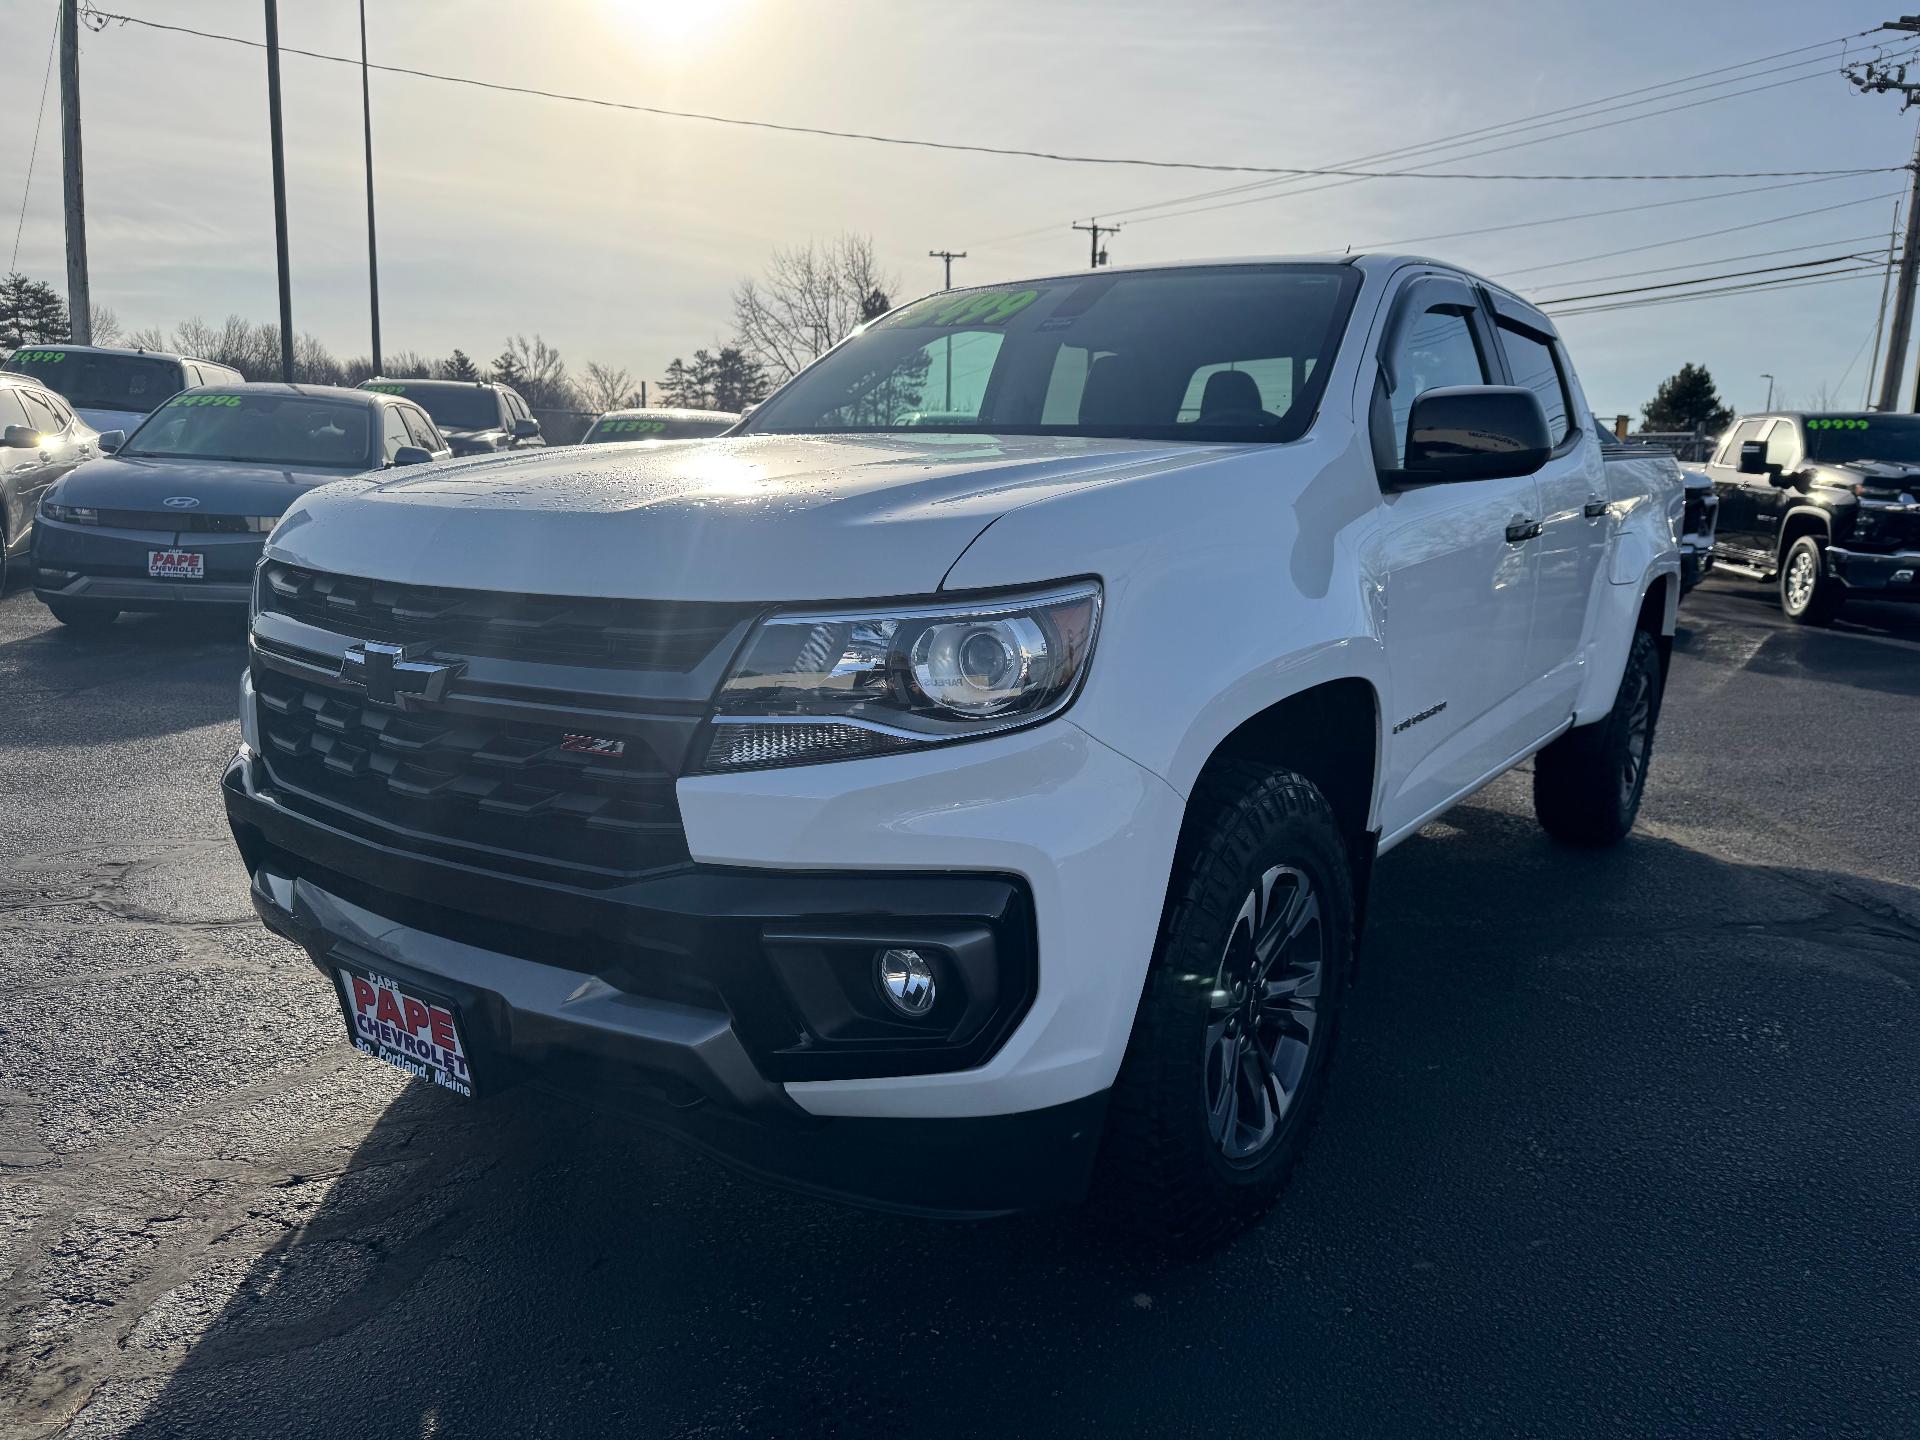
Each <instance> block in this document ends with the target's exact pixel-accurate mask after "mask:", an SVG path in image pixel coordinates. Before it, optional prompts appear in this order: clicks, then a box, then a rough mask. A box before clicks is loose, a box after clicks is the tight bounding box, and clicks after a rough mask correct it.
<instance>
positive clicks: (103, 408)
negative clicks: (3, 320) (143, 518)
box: [0, 345, 246, 434]
mask: <svg viewBox="0 0 1920 1440" xmlns="http://www.w3.org/2000/svg"><path fill="white" fill-rule="evenodd" d="M0 369H3V370H11V371H13V372H14V373H16V374H20V375H27V376H30V377H32V378H33V379H34V380H37V381H38V382H39V383H40V384H42V385H44V386H45V387H46V388H47V389H49V390H52V391H54V392H55V393H56V394H58V395H60V396H61V397H62V398H63V399H65V400H66V402H67V404H69V405H71V406H72V407H73V408H74V410H76V411H77V412H78V413H79V416H80V418H81V419H82V420H84V421H86V422H87V424H89V425H91V426H92V427H93V428H94V429H95V430H97V431H100V432H101V433H102V434H104V433H105V432H107V431H109V430H122V431H125V430H132V429H134V428H135V427H136V426H138V425H139V424H140V422H141V421H142V420H145V419H146V418H147V416H149V415H151V414H152V413H153V412H154V411H155V410H156V409H157V408H159V406H160V405H161V404H162V403H164V402H165V401H167V400H170V399H171V398H172V397H173V396H175V395H178V394H179V393H180V392H181V391H182V390H185V389H188V388H190V387H192V386H196V385H239V384H243V383H244V382H245V379H246V377H245V376H243V375H242V374H241V373H240V372H239V371H238V370H236V369H234V368H233V367H232V366H231V365H218V364H215V363H214V362H213V361H211V360H201V359H198V358H196V357H195V356H192V355H168V354H166V353H164V352H162V351H158V350H128V349H122V348H119V347H116V346H112V345H28V346H23V347H22V348H21V349H18V350H16V351H14V352H13V354H12V356H11V357H10V358H9V359H8V360H7V361H6V362H5V363H4V364H0Z"/></svg>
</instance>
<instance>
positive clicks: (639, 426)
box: [580, 409, 740, 445]
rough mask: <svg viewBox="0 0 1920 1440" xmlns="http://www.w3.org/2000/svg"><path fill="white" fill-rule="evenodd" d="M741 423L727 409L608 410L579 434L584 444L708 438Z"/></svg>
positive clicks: (722, 433) (723, 432)
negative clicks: (585, 430)
mask: <svg viewBox="0 0 1920 1440" xmlns="http://www.w3.org/2000/svg"><path fill="white" fill-rule="evenodd" d="M739 423H740V417H739V416H738V415H735V414H734V413H732V412H731V411H728V410H672V409H657V410H609V411H607V413H606V414H604V415H602V416H601V417H600V418H599V419H598V420H596V421H594V422H593V425H592V426H591V427H590V428H589V429H588V431H587V433H586V434H585V435H582V436H581V437H580V443H581V444H582V445H602V444H607V443H610V442H612V441H616V440H705V439H709V438H711V437H712V436H715V435H724V434H726V433H727V431H729V430H731V429H732V428H733V427H734V426H736V425H738V424H739Z"/></svg>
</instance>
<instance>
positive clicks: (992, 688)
mask: <svg viewBox="0 0 1920 1440" xmlns="http://www.w3.org/2000/svg"><path fill="white" fill-rule="evenodd" d="M1099 625H1100V586H1099V585H1098V583H1096V582H1093V581H1086V582H1081V583H1077V584H1071V585H1063V586H1058V587H1055V588H1053V589H1049V590H1046V591H1043V592H1039V593H1034V594H1027V595H1016V596H1008V597H1003V598H999V599H993V600H973V601H966V602H961V603H955V604H952V605H926V606H911V607H906V606H902V607H894V608H888V609H876V610H849V611H838V612H814V613H795V614H787V615H774V616H771V617H769V618H768V619H766V620H764V621H762V622H761V624H760V627H759V628H758V629H757V630H756V631H755V632H754V634H753V638H752V639H751V640H749V641H748V643H747V647H746V650H745V652H744V653H743V654H742V656H741V658H740V660H739V662H738V663H737V664H735V666H734V668H733V673H732V674H731V675H730V676H729V677H728V678H727V683H726V684H725V685H724V686H723V687H722V688H721V692H720V706H719V714H718V715H717V716H716V717H715V719H714V722H713V727H712V738H711V740H710V742H709V744H708V747H707V756H706V766H705V768H706V769H707V770H709V771H715V770H747V769H759V768H764V767H767V766H775V765H805V764H811V763H814V762H816V761H824V760H846V759H851V758H853V757H855V756H860V755H882V754H889V753H894V752H898V751H902V750H915V749H919V748H921V747H923V746H927V745H939V744H945V743H949V742H952V741H955V740H971V739H975V738H977V737H979V736H983V735H996V734H1000V733H1002V732H1004V731H1007V730H1015V729H1019V728H1021V727H1022V726H1026V725H1037V724H1039V723H1040V722H1041V721H1042V720H1046V719H1050V718H1051V717H1053V716H1055V715H1057V714H1059V713H1060V712H1061V711H1062V710H1064V709H1066V707H1067V706H1068V705H1069V704H1071V703H1072V702H1073V697H1074V695H1075V694H1076V693H1078V691H1079V688H1080V684H1081V682H1082V681H1083V680H1084V679H1085V678H1086V671H1087V660H1088V657H1089V656H1090V655H1091V654H1092V653H1093V642H1094V636H1095V633H1096V632H1097V630H1098V629H1099Z"/></svg>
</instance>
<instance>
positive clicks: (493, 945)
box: [222, 255, 1680, 1243]
mask: <svg viewBox="0 0 1920 1440" xmlns="http://www.w3.org/2000/svg"><path fill="white" fill-rule="evenodd" d="M1587 410H1588V407H1587V405H1586V402H1585V399H1584V396H1583V395H1582V392H1581V389H1580V384H1579V381H1578V379H1577V378H1576V377H1575V374H1574V371H1573V367H1572V365H1571V363H1570V362H1569V360H1568V358H1567V355H1566V352H1565V350H1564V349H1563V348H1562V346H1561V343H1560V340H1559V338H1558V337H1557V335H1556V333H1555V331H1554V327H1553V322H1552V321H1551V320H1550V319H1549V318H1548V317H1547V316H1545V315H1544V314H1542V313H1541V312H1540V311H1539V310H1538V309H1536V308H1535V307H1533V306H1532V305H1529V304H1527V303H1526V302H1525V301H1523V300H1521V299H1519V298H1518V297H1517V296H1515V295H1513V294H1511V293H1509V292H1508V291H1506V290H1504V289H1502V288H1500V287H1499V286H1497V285H1493V284H1491V283H1489V282H1487V281H1484V280H1481V279H1478V278H1477V277H1475V276H1472V275H1469V274H1466V273H1465V272H1463V271H1459V270H1456V269H1453V268H1451V267H1449V266H1446V265H1442V264H1438V263H1434V262H1431V261H1426V260H1417V259H1411V258H1405V257H1397V256H1390V255H1374V256H1352V257H1343V258H1339V259H1329V260H1299V261H1272V262H1244V263H1225V264H1210V265H1175V266H1168V267H1164V268H1145V269H1137V270H1126V269H1101V270H1099V271H1096V272H1092V273H1085V272H1078V273H1073V274H1068V275H1060V276H1053V277H1049V278H1044V279H1037V280H1033V281H1027V282H1020V283H1013V284H1005V285H997V286H994V287H991V288H986V289H971V290H959V291H950V292H944V293H942V294H939V295H936V296H933V297H931V298H928V299H925V300H921V301H918V302H916V303H913V304H910V305H906V306H904V307H902V308H899V309H896V310H894V311H893V312H891V313H890V314H888V315H886V316H884V317H882V318H881V319H879V320H877V321H875V322H874V323H873V324H872V325H870V326H869V327H867V328H866V329H865V330H864V331H863V332H862V333H861V334H859V335H857V336H854V337H853V338H851V339H849V340H847V341H845V342H843V343H842V344H841V345H839V346H837V347H835V348H834V349H833V350H831V351H830V352H828V353H827V354H826V355H824V356H822V357H821V358H820V359H819V360H818V361H816V362H815V363H814V364H813V365H812V366H810V367H809V368H807V369H806V370H804V371H803V372H802V373H801V374H800V375H798V376H797V377H795V378H794V379H793V380H791V381H790V382H788V383H787V384H786V385H785V386H784V387H783V388H782V389H780V390H779V391H778V392H777V393H775V394H774V395H773V396H772V397H771V398H770V399H768V400H767V401H766V402H765V403H764V404H762V405H761V407H760V408H759V409H758V410H757V411H756V412H755V413H754V414H753V416H752V417H751V418H750V419H749V420H748V421H747V422H746V423H745V424H744V425H743V426H742V427H741V429H740V430H739V431H738V432H736V433H735V434H734V435H732V436H729V437H728V438H726V439H724V440H718V441H713V442H710V443H707V444H702V445H694V446H662V447H660V448H658V449H656V450H652V451H648V452H643V453H638V454H636V453H634V452H630V451H617V452H595V451H593V450H591V449H568V450H555V451H552V452H550V453H548V454H547V455H544V456H540V457H527V458H525V459H523V460H521V461H519V462H518V463H516V464H514V465H512V466H499V465H495V464H492V463H491V462H484V461H480V462H460V461H455V462H453V463H452V464H450V465H444V466H439V467H435V469H434V470H433V471H432V472H429V473H424V474H420V475H418V476H389V477H378V476H369V477H366V478H364V479H362V480H360V481H358V482H349V483H346V484H342V485H334V486H329V487H327V488H326V489H323V490H318V491H314V492H313V493H311V494H309V495H306V496H305V497H303V498H302V499H300V500H299V501H297V502H296V503H295V504H294V506H293V508H292V509H291V510H290V511H289V513H288V518H287V520H286V521H285V522H284V523H283V524H282V525H281V526H280V527H279V528H278V529H277V530H276V531H275V532H274V534H273V536H272V537H271V539H270V540H269V543H268V546H267V550H266V553H265V560H264V564H263V567H262V583H261V585H260V587H259V592H258V603H257V607H256V613H255V614H254V616H253V619H252V635H253V645H252V647H251V668H250V670H249V672H248V675H247V677H246V678H245V680H244V681H243V687H242V696H241V701H242V708H241V726H242V736H243V743H242V746H241V748H240V749H239V751H238V752H237V754H236V756H235V758H234V760H233V762H232V763H231V765H230V766H229V768H228V769H227V771H226V773H225V775H224V777H223V780H222V788H223V792H224V797H225V803H226V806H227V812H228V816H229V819H230V821H231V824H232V828H233V833H234V837H235V840H236V841H237V843H238V846H239V849H240V852H241V854H242V856H243V857H244V860H245V863H246V865H247V867H248V869H249V871H250V872H251V875H252V896H253V902H254V905H255V908H256V909H257V910H258V912H259V914H260V916H261V917H262V919H263V920H264V921H265V923H266V924H267V925H268V926H270V927H271V928H273V929H274V930H276V931H278V932H280V933H281V934H283V935H286V936H289V937H291V938H293V939H294V940H296V941H298V942H299V943H300V944H301V945H303V946H304V947H305V948H306V949H307V951H308V953H309V955H310V956H311V957H312V959H313V961H314V963H315V964H316V965H317V966H318V967H319V968H320V969H321V970H322V972H323V973H324V974H326V975H327V976H328V977H329V978H330V980H331V981H332V984H333V986H334V988H335V990H336V993H337V994H338V995H339V997H340V1001H341V1005H342V1009H343V1014H344V1017H345V1019H346V1022H347V1029H348V1034H349V1035H350V1037H351V1038H352V1040H353V1043H354V1044H355V1045H357V1046H358V1047H359V1048H360V1049H361V1050H362V1051H364V1052H365V1053H366V1054H368V1055H370V1056H375V1057H378V1058H381V1059H384V1060H386V1061H389V1062H391V1063H393V1064H395V1065H397V1066H399V1067H401V1068H402V1069H404V1070H406V1071H407V1072H408V1073H410V1074H413V1075H416V1076H419V1077H421V1078H424V1079H428V1080H431V1081H432V1082H434V1083H436V1084H438V1085H441V1086H443V1087H444V1088H446V1089H447V1090H449V1091H450V1092H452V1093H454V1094H459V1095H466V1094H470V1093H477V1092H480V1091H484V1090H486V1089H487V1088H489V1087H494V1086H500V1085H505V1084H508V1083H511V1082H512V1081H513V1080H515V1079H516V1078H525V1079H530V1080H531V1081H533V1082H535V1083H537V1084H540V1085H543V1086H546V1087H548V1088H551V1089H554V1090H557V1091H560V1092H562V1093H565V1094H569V1095H573V1096H576V1097H579V1098H581V1099H584V1100H587V1101H589V1102H591V1103H595V1104H599V1105H604V1106H608V1107H612V1108H615V1109H618V1110H620V1111H622V1112H623V1113H625V1114H628V1115H630V1116H632V1117H633V1118H634V1119H635V1120H637V1121H639V1122H640V1123H645V1124H652V1125H656V1126H659V1127H662V1128H665V1129H668V1130H671V1131H673V1132H675V1133H678V1134H680V1135H683V1136H686V1137H689V1138H691V1139H692V1140H694V1141H695V1142H696V1143H698V1144H700V1145H702V1146H703V1147H705V1148H707V1149H708V1150H710V1151H711V1152H713V1153H715V1154H718V1155H720V1156H722V1157H725V1158H728V1159H730V1160H732V1161H734V1162H735V1163H737V1164H739V1165H741V1166H743V1167H746V1168H748V1169H750V1170H751V1171H753V1172H755V1173H757V1174H761V1175H765V1176H774V1177H778V1178H781V1179H783V1180H785V1181H786V1182H787V1183H790V1184H793V1185H797V1186H800V1187H802V1188H805V1189H807V1190H809V1191H812V1192H816V1193H821V1194H829V1195H837V1196H841V1197H845V1198H851V1199H856V1200H860V1201H864V1202H867V1203H871V1204H878V1205H882V1206H887V1207H891V1208H895V1209H905V1210H915V1211H923V1212H933V1213H938V1214H942V1215H978V1214H992V1213H999V1212H1004V1211H1009V1210H1018V1209H1024V1208H1028V1207H1032V1206H1037V1205H1047V1204H1056V1203H1064V1202H1069V1201H1075V1200H1079V1199H1082V1198H1084V1197H1086V1196H1087V1195H1088V1194H1089V1192H1090V1190H1091V1191H1092V1192H1093V1194H1094V1195H1095V1198H1097V1199H1098V1200H1099V1201H1100V1202H1101V1204H1103V1205H1104V1206H1106V1207H1108V1208H1109V1210H1110V1212H1111V1213H1112V1214H1113V1215H1114V1216H1115V1217H1117V1218H1119V1219H1121V1220H1123V1221H1124V1222H1125V1223H1127V1224H1129V1225H1131V1226H1133V1227H1135V1228H1136V1229H1137V1230H1138V1231H1140V1232H1142V1233H1144V1234H1146V1235H1149V1236H1152V1237H1154V1238H1156V1239H1159V1240H1163V1241H1174V1242H1181V1243H1185V1242H1190V1241H1200V1240H1205V1239H1207V1238H1210V1237H1213V1236H1215V1235H1218V1234H1220V1233H1223V1232H1224V1231H1225V1230H1227V1229H1228V1228H1230V1227H1231V1226H1233V1225H1235V1224H1237V1223H1239V1222H1241V1221H1243V1220H1245V1219H1246V1218H1247V1217H1249V1216H1251V1215H1253V1214H1256V1213H1258V1212H1259V1211H1260V1210H1261V1209H1262V1208H1263V1207H1264V1206H1265V1205H1267V1204H1268V1203H1269V1202H1270V1201H1271V1200H1272V1198H1273V1197H1274V1195H1275V1193H1276V1192H1277V1191H1278V1189H1279V1188H1280V1186H1281V1185H1282V1183H1283V1182H1284V1180H1285V1177H1286V1175H1287V1173H1288V1171H1289V1169H1290V1168H1291V1166H1292V1165H1293V1163H1294V1161H1295V1160H1296V1158H1297V1157H1298V1156H1299V1154H1300V1152H1301V1148H1302V1146H1303V1144H1304V1142H1305V1138H1306V1135H1307V1131H1308V1128H1309V1126H1310V1124H1311V1120H1312V1116H1313V1112H1314V1110H1315V1107H1316V1106H1317V1105H1318V1104H1319V1102H1320V1099H1321V1097H1322V1095H1323V1093H1324V1089H1325V1083H1326V1073H1327V1065H1328V1061H1329V1059H1330V1057H1331V1055H1332V1052H1333V1047H1334V1041H1335V1033H1336V1030H1337V1027H1338V1025H1339V1021H1340V1018H1341V1013H1342V1010H1343V1008H1344V1006H1345V1005H1346V1003H1347V999H1348V995H1349V991H1348V984H1347V982H1348V980H1349V979H1350V978H1351V976H1352V974H1353V967H1354V960H1355V945H1356V940H1357V937H1358V935H1359V933H1360V928H1361V923H1362V920H1363V917H1364V914H1365V903H1366V896H1367V893H1368V888H1369V883H1370V877H1371V875H1372V872H1373V869H1374V865H1375V861H1376V857H1378V856H1380V855H1382V854H1385V853H1386V852H1388V851H1390V850H1392V849H1393V847H1394V846H1395V845H1397V844H1399V843H1400V842H1401V841H1402V840H1405V839H1406V838H1407V837H1409V836H1411V835H1413V834H1415V833H1416V832H1417V831H1418V830H1419V829H1420V828H1421V827H1422V826H1424V825H1425V824H1427V823H1428V822H1429V821H1430V820H1432V819H1433V818H1434V817H1435V816H1438V815H1440V814H1443V813H1444V812H1446V811H1447V809H1448V808H1449V807H1451V806H1453V805H1455V804H1457V803H1458V802H1459V801H1460V800H1462V799H1463V798H1465V797H1466V796H1468V795H1471V794H1473V793H1474V792H1475V791H1476V790H1478V789H1479V788H1480V787H1481V786H1483V785H1485V784H1487V783H1488V782H1489V781H1490V780H1492V779H1494V778H1495V777H1496V776H1499V775H1500V774H1502V773H1503V772H1505V771H1507V770H1509V769H1511V768H1512V767H1514V766H1516V765H1518V764H1520V763H1521V762H1522V761H1525V760H1528V759H1531V760H1532V762H1533V798H1534V806H1535V809H1536V811H1537V813H1538V815H1539V818H1540V820H1541V822H1542V824H1543V825H1544V826H1545V827H1546V829H1547V830H1548V831H1549V832H1550V833H1551V834H1553V835H1554V836H1557V837H1560V838H1561V839H1563V840H1565V841H1568V842H1572V843H1574V844H1577V845H1605V844H1609V843H1612V842H1616V841H1618V840H1620V839H1621V838H1622V837H1623V836H1625V835H1626V834H1627V832H1628V831H1629V829H1630V828H1631V827H1632V825H1633V823H1634V818H1635V815H1636V813H1637V811H1638V808H1639V805H1640V797H1641V793H1642V789H1643V787H1644V785H1645V783H1646V777H1647V767H1648V762H1649V758H1650V755H1651V751H1652V747H1653V743H1654V732H1655V725H1656V722H1657V720H1658V717H1659V714H1660V701H1661V693H1662V685H1663V680H1664V676H1665V672H1666V665H1667V658H1668V654H1669V651H1670V647H1671V636H1672V633H1673V627H1674V613H1675V606H1676V604H1677V602H1678V599H1679V581H1680V556H1679V551H1678V548H1677V546H1676V544H1675V539H1674V527H1673V517H1674V514H1675V513H1676V511H1677V508H1678V505H1679V503H1680V499H1679V495H1678V491H1677V487H1672V486H1671V482H1670V481H1667V480H1662V479H1659V478H1657V476H1655V475H1654V474H1653V472H1652V471H1651V470H1648V471H1644V472H1643V471H1642V470H1641V469H1640V468H1638V467H1634V466H1621V467H1613V466H1609V465H1607V464H1606V463H1605V461H1604V460H1603V458H1602V456H1601V451H1600V444H1599V441H1598V439H1597V438H1596V436H1595V435H1594V433H1593V431H1592V430H1591V429H1590V428H1589V426H1588V425H1587V424H1586V423H1585V419H1584V417H1585V415H1586V414H1587ZM932 413H938V414H939V415H940V416H941V419H940V421H939V423H938V424H936V425H928V424H925V423H920V422H921V420H922V419H924V417H926V416H927V415H929V414H932ZM916 417H918V418H916ZM1616 468H1617V473H1615V472H1616ZM1642 475H1645V477H1646V478H1644V479H1636V477H1640V476H1642ZM1636 485H1637V486H1638V488H1637V489H1636V488H1635V487H1636ZM1610 873H1613V872H1596V882H1595V883H1607V882H1606V881H1605V880H1603V879H1601V878H1599V877H1600V876H1603V875H1606V874H1610ZM1514 923H1515V924H1516V925H1524V924H1526V923H1527V921H1526V919H1525V917H1524V915H1521V914H1516V918H1515V922H1514Z"/></svg>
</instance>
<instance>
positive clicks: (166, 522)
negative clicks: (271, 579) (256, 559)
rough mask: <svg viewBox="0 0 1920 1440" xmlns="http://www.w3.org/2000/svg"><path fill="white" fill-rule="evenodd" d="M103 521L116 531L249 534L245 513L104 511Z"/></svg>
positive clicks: (101, 514)
mask: <svg viewBox="0 0 1920 1440" xmlns="http://www.w3.org/2000/svg"><path fill="white" fill-rule="evenodd" d="M100 523H101V524H102V525H105V526H107V527H109V528H110V529H114V530H184V531H186V532H188V533H190V534H195V535H245V534H246V533H247V531H248V526H247V517H246V516H244V515H200V514H196V513H195V512H194V511H192V510H102V511H101V512H100Z"/></svg>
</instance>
